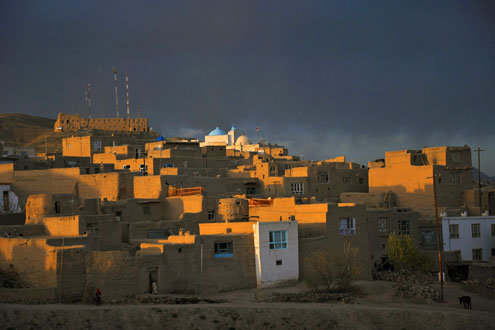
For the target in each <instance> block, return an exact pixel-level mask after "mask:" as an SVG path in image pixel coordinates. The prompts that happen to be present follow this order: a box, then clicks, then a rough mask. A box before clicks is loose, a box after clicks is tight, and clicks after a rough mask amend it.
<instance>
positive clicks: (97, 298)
mask: <svg viewBox="0 0 495 330" xmlns="http://www.w3.org/2000/svg"><path fill="white" fill-rule="evenodd" d="M95 304H96V306H101V291H100V289H98V288H97V289H96V293H95Z"/></svg>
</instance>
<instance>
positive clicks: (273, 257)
mask: <svg viewBox="0 0 495 330" xmlns="http://www.w3.org/2000/svg"><path fill="white" fill-rule="evenodd" d="M253 234H254V250H255V262H256V279H257V283H258V287H259V288H266V287H271V286H276V285H281V284H287V283H291V282H297V280H298V279H299V247H298V231H297V221H273V222H256V223H254V224H253Z"/></svg>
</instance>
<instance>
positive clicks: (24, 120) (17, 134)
mask: <svg viewBox="0 0 495 330" xmlns="http://www.w3.org/2000/svg"><path fill="white" fill-rule="evenodd" d="M54 124H55V119H50V118H43V117H35V116H30V115H24V114H18V113H5V114H0V141H4V142H5V144H7V145H14V146H35V145H36V142H35V140H37V139H38V138H39V137H40V136H43V135H45V134H49V133H50V132H52V131H53V125H54Z"/></svg>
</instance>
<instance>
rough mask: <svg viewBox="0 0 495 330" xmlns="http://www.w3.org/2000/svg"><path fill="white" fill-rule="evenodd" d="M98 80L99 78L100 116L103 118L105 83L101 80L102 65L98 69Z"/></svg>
mask: <svg viewBox="0 0 495 330" xmlns="http://www.w3.org/2000/svg"><path fill="white" fill-rule="evenodd" d="M98 78H99V84H100V86H99V91H98V92H99V93H98V94H99V99H100V116H101V118H103V82H102V79H101V65H100V66H99V67H98Z"/></svg>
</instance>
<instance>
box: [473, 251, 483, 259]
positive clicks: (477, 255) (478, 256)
mask: <svg viewBox="0 0 495 330" xmlns="http://www.w3.org/2000/svg"><path fill="white" fill-rule="evenodd" d="M481 259H483V249H473V260H481Z"/></svg>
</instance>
